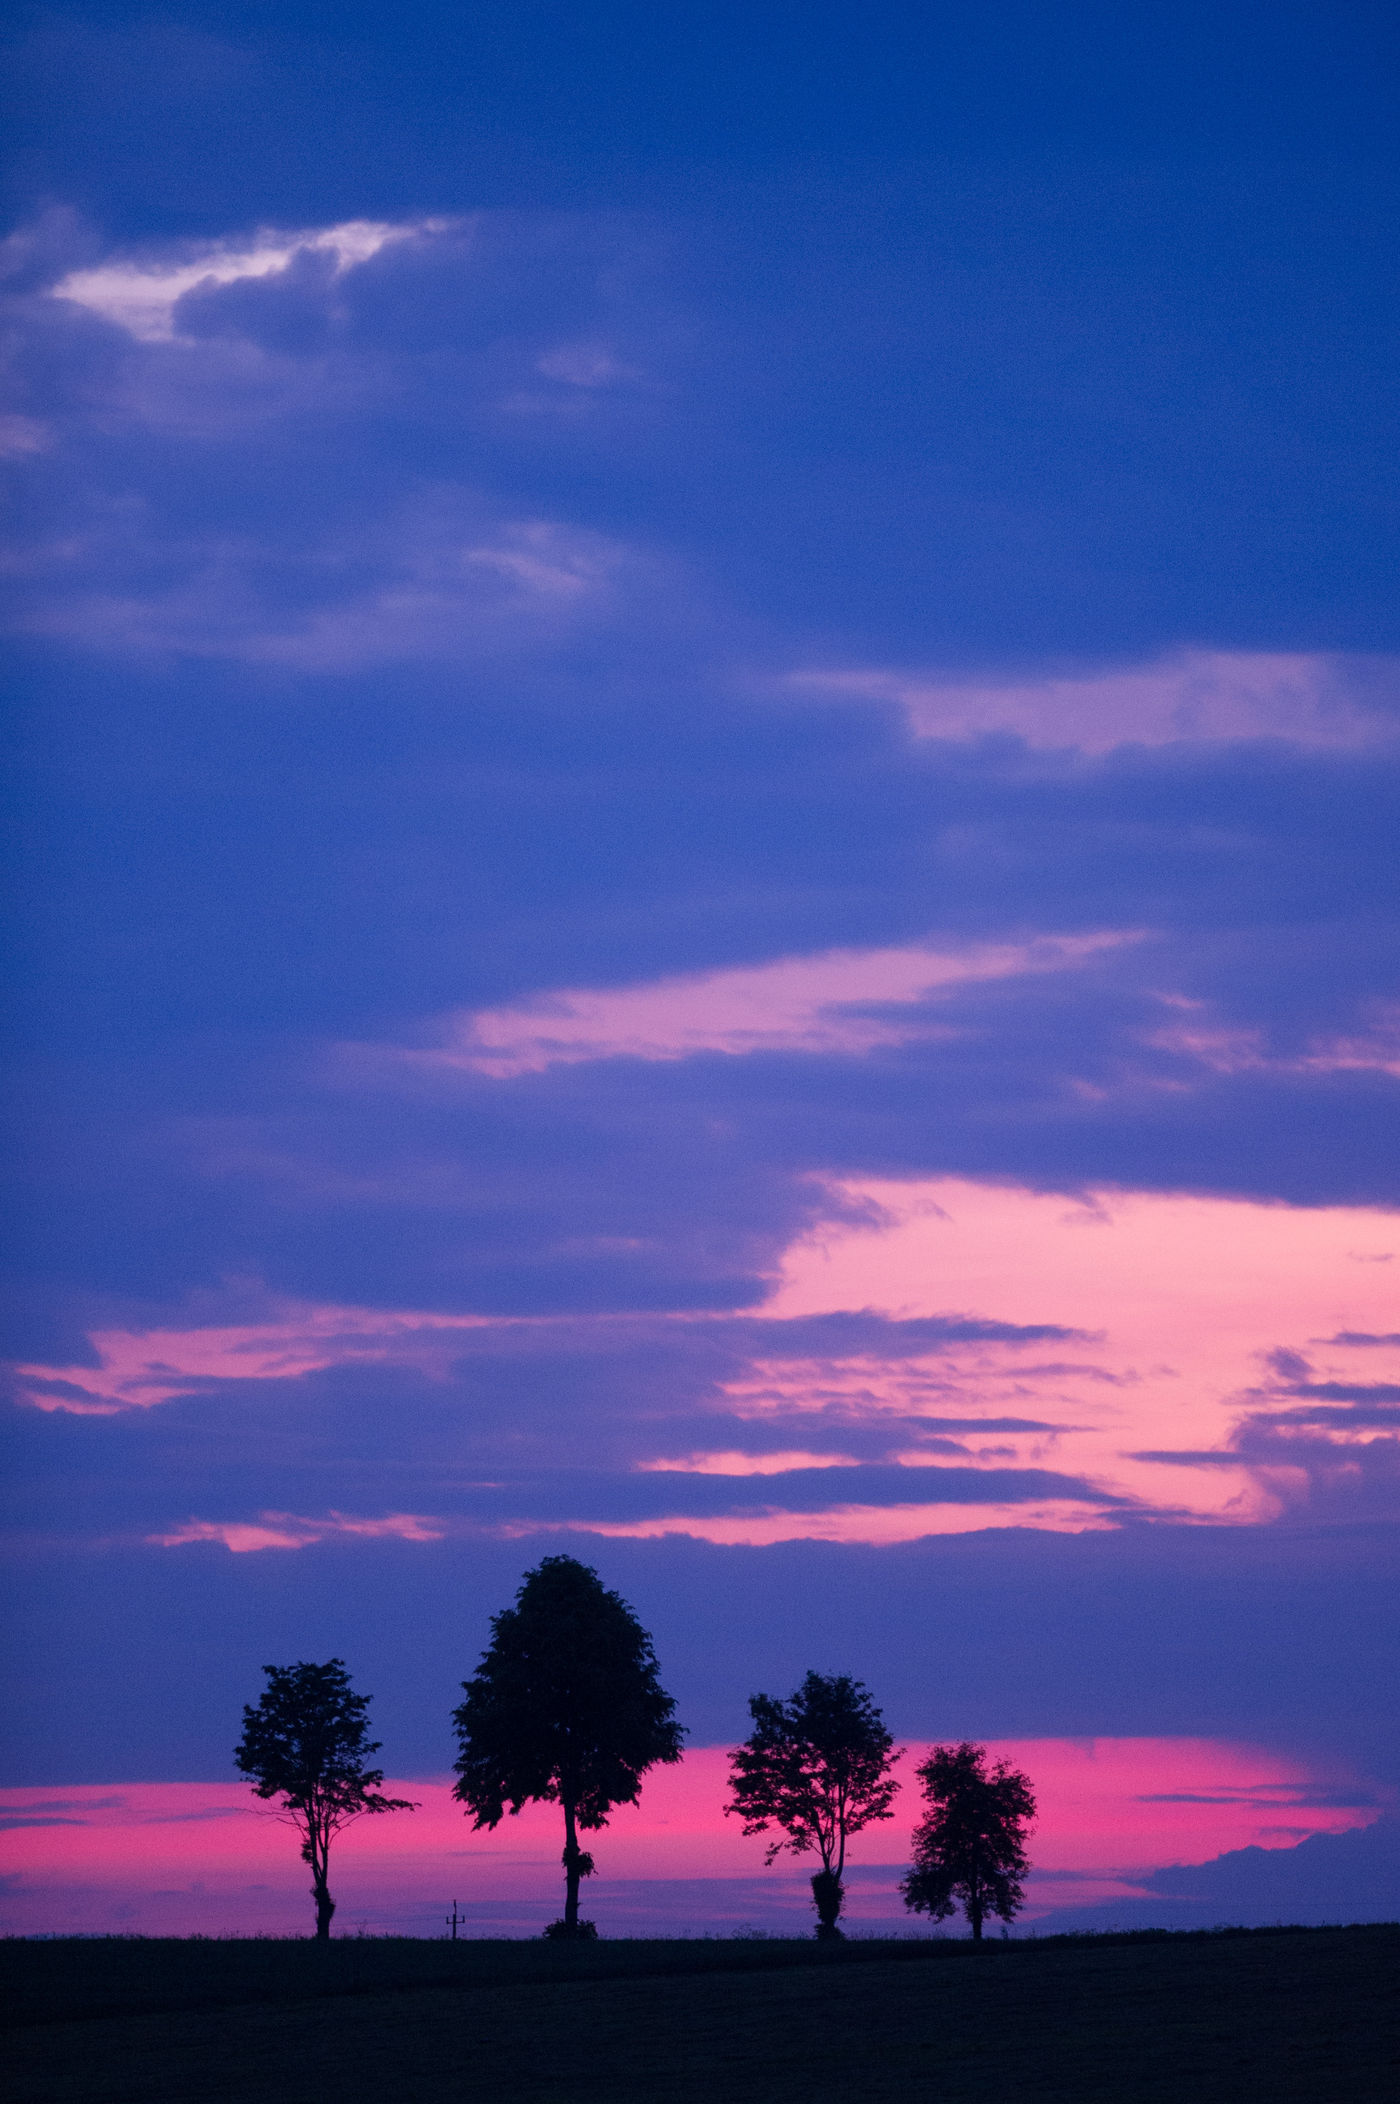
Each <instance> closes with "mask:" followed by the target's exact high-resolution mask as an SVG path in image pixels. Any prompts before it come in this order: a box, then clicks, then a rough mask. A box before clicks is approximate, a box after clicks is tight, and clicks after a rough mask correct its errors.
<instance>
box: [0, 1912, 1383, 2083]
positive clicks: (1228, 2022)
mask: <svg viewBox="0 0 1400 2104" xmlns="http://www.w3.org/2000/svg"><path fill="white" fill-rule="evenodd" d="M0 1981H3V1985H4V1989H5V1999H6V2008H7V2022H8V2023H9V2024H10V2025H11V2026H12V2028H11V2029H10V2030H9V2032H8V2036H7V2038H6V2048H7V2052H6V2059H7V2061H8V2064H9V2078H8V2086H7V2089H6V2092H5V2094H6V2095H7V2096H9V2097H12V2098H14V2099H15V2100H16V2104H50V2100H52V2104H58V2100H60V2099H63V2100H68V2099H80V2098H81V2099H89V2098H90V2099H94V2100H96V2099H103V2100H113V2104H115V2100H117V2099H121V2100H123V2104H204V2100H205V2099H209V2100H214V2099H218V2100H221V2104H224V2100H226V2104H359V2100H366V2104H367V2100H370V2099H374V2100H376V2104H379V2100H390V2104H454V2100H462V2104H507V2100H509V2104H621V2100H624V2099H625V2100H628V2104H631V2100H634V2099H651V2098H653V2097H655V2098H658V2099H661V2098H665V2099H666V2100H668V2104H702V2100H704V2104H750V2100H752V2104H826V2100H832V2104H835V2100H838V2099H839V2100H846V2099H851V2100H866V2099H868V2100H872V2104H874V2100H878V2104H885V2100H888V2104H895V2100H899V2104H906V2100H908V2099H911V2098H920V2099H928V2100H929V2104H972V2100H974V2099H976V2100H977V2104H1020V2100H1028V2104H1029V2100H1039V2099H1052V2098H1053V2099H1061V2098H1063V2099H1066V2100H1068V2099H1075V2100H1081V2099H1090V2100H1092V2099H1103V2100H1110V2099H1111V2100H1113V2104H1133V2100H1136V2099H1151V2100H1154V2104H1156V2100H1160V2104H1215V2100H1222V2104H1223V2100H1230V2104H1255V2100H1264V2099H1267V2100H1269V2104H1273V2100H1275V2099H1283V2100H1287V2099H1308V2100H1310V2104H1328V2100H1331V2099H1337V2100H1339V2104H1340V2100H1342V2099H1345V2100H1346V2104H1368V2100H1372V2099H1375V2100H1377V2104H1381V2100H1386V2104H1388V2100H1390V2099H1391V2098H1393V2097H1396V2096H1400V1927H1396V1926H1384V1927H1366V1928H1351V1929H1287V1930H1258V1931H1253V1932H1234V1933H1230V1932H1226V1933H1221V1934H1215V1935H1174V1936H1161V1937H1093V1938H1087V1937H1086V1938H1071V1937H1058V1938H1046V1939H1044V1940H1043V1941H1040V1942H1022V1943H1009V1944H1003V1943H994V1944H991V1945H990V1946H988V1947H986V1948H985V1949H983V1950H982V1951H980V1952H978V1951H974V1950H972V1949H970V1948H969V1946H968V1945H967V1944H965V1943H955V1942H944V1941H941V1940H940V1941H933V1940H924V1941H921V1942H913V1941H910V1942H906V1943H878V1942H869V1943H853V1944H848V1945H846V1946H843V1947H837V1948H836V1949H835V1950H830V1949H821V1948H819V1947H818V1946H817V1945H815V1944H814V1943H803V1944H796V1943H782V1942H737V1943H726V1942H718V1941H716V1942H713V1943H703V1942H697V1943H622V1942H618V1943H612V1944H597V1945H594V1946H592V1947H584V1948H582V1949H574V1950H568V1949H560V1948H559V1947H558V1946H552V1945H548V1944H544V1943H539V1944H530V1943H461V1944H457V1945H452V1944H446V1943H418V1942H409V1941H398V1940H394V1939H383V1940H379V1939H366V1940H365V1941H358V1940H348V1941H346V1942H342V1943H336V1944H333V1945H331V1947H330V1948H329V1949H325V1948H321V1949H318V1948H317V1947H316V1946H315V1945H312V1944H308V1943H295V1942H276V1941H271V1940H269V1941H266V1942H228V1943H221V1942H175V1941H171V1942H159V1941H141V1940H136V1939H133V1940H130V1941H124V1940H116V1939H114V1940H111V1941H87V1940H83V1941H78V1940H74V1941H71V1942H70V1941H57V1942H50V1943H23V1942H9V1943H5V1944H3V1945H0Z"/></svg>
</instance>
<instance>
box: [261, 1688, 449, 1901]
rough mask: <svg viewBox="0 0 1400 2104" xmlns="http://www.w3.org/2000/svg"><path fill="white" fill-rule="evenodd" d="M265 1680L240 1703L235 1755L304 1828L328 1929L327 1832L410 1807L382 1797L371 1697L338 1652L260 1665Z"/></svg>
mask: <svg viewBox="0 0 1400 2104" xmlns="http://www.w3.org/2000/svg"><path fill="white" fill-rule="evenodd" d="M263 1671H264V1672H265V1673H266V1675H267V1687H266V1688H265V1689H264V1691H263V1694H262V1697H261V1699H260V1700H259V1702H258V1703H257V1705H256V1706H253V1705H252V1704H247V1705H245V1706H244V1710H243V1736H242V1738H241V1739H240V1740H239V1742H238V1745H237V1747H236V1748H235V1749H234V1756H233V1758H234V1763H235V1765H236V1766H237V1767H238V1768H239V1769H241V1771H242V1773H243V1774H244V1775H246V1776H248V1777H249V1778H250V1779H251V1781H252V1784H253V1788H254V1791H255V1792H256V1794H257V1795H258V1796H259V1797H269V1798H271V1797H275V1798H278V1799H280V1800H281V1803H282V1806H283V1809H284V1810H285V1812H286V1813H287V1815H288V1820H289V1823H290V1824H291V1825H293V1826H294V1827H295V1828H296V1829H297V1831H298V1833H299V1834H300V1835H301V1837H302V1838H301V1855H302V1861H303V1862H304V1863H306V1864H308V1865H309V1866H310V1870H311V1896H312V1899H313V1900H314V1902H315V1905H316V1934H317V1936H318V1937H320V1938H323V1939H324V1938H325V1937H328V1936H329V1935H330V1932H331V1916H332V1915H333V1914H334V1913H335V1901H334V1900H333V1899H332V1898H331V1895H330V1886H329V1883H328V1876H329V1869H330V1860H329V1859H330V1846H331V1840H332V1838H333V1837H334V1835H335V1834H337V1833H338V1832H339V1831H340V1829H341V1827H343V1826H348V1825H349V1823H350V1821H351V1820H352V1819H359V1818H362V1817H364V1816H365V1814H367V1813H377V1812H411V1811H413V1810H415V1809H416V1808H415V1806H414V1805H413V1804H412V1803H411V1802H410V1800H409V1799H408V1798H406V1797H386V1796H385V1795H384V1794H383V1791H382V1790H381V1789H380V1784H381V1783H382V1782H383V1780H384V1771H383V1769H382V1768H372V1767H371V1766H370V1765H369V1763H370V1759H371V1757H372V1756H373V1755H374V1754H376V1753H378V1751H379V1741H378V1740H377V1739H371V1738H370V1736H369V1717H368V1712H369V1697H368V1696H367V1695H357V1694H356V1693H355V1691H354V1689H353V1688H352V1687H351V1685H350V1676H349V1674H348V1673H347V1671H346V1669H345V1661H344V1659H341V1658H332V1659H328V1660H327V1661H326V1663H325V1664H324V1665H322V1666H317V1665H308V1664H306V1663H305V1662H303V1663H301V1664H299V1665H295V1666H264V1668H263Z"/></svg>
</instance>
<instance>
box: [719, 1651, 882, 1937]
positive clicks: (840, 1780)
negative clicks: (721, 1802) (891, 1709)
mask: <svg viewBox="0 0 1400 2104" xmlns="http://www.w3.org/2000/svg"><path fill="white" fill-rule="evenodd" d="M749 1713H750V1715H751V1716H752V1718H753V1723H754V1728H753V1730H752V1732H751V1733H750V1734H749V1737H748V1738H747V1739H746V1740H745V1741H744V1744H743V1745H742V1746H740V1747H737V1748H736V1749H735V1751H734V1753H733V1754H732V1755H731V1756H730V1758H731V1761H732V1764H733V1765H732V1768H731V1771H730V1777H729V1782H730V1788H731V1789H732V1790H733V1792H734V1797H733V1801H732V1802H731V1803H729V1804H727V1805H726V1806H725V1808H724V1809H725V1811H726V1812H727V1813H734V1814H736V1815H737V1816H739V1817H740V1818H742V1819H743V1822H744V1832H745V1833H746V1834H761V1833H764V1832H765V1831H766V1830H767V1829H768V1828H769V1827H770V1826H779V1827H781V1828H782V1829H783V1834H784V1837H785V1838H784V1839H782V1840H779V1841H773V1842H770V1843H769V1847H768V1853H767V1855H766V1857H765V1858H764V1860H765V1862H768V1863H771V1862H772V1861H773V1859H774V1857H775V1856H777V1855H778V1854H779V1852H780V1851H781V1850H782V1849H784V1848H790V1849H791V1850H792V1852H793V1854H794V1855H803V1854H805V1853H806V1852H807V1850H809V1849H813V1848H814V1849H816V1851H817V1853H818V1854H819V1855H820V1857H821V1859H822V1867H821V1869H820V1870H819V1871H818V1872H817V1873H816V1875H815V1877H814V1878H813V1879H812V1899H813V1902H814V1904H815V1906H816V1909H817V1934H818V1936H839V1935H840V1934H841V1931H840V1929H839V1928H838V1927H837V1920H838V1918H839V1916H840V1913H841V1904H842V1901H843V1899H844V1898H845V1888H844V1887H843V1885H842V1882H841V1879H842V1873H843V1872H844V1870H845V1867H846V1841H847V1838H848V1837H849V1836H850V1835H851V1834H858V1833H859V1832H860V1830H861V1828H862V1827H863V1826H868V1825H869V1824H870V1822H871V1821H872V1820H874V1819H889V1818H890V1817H892V1814H891V1812H890V1805H891V1803H892V1802H893V1800H894V1797H895V1793H896V1792H897V1791H898V1789H899V1784H898V1783H897V1782H896V1781H895V1780H894V1778H893V1777H892V1776H891V1774H890V1772H889V1771H890V1770H891V1768H892V1767H893V1766H894V1764H895V1762H896V1761H897V1760H898V1758H899V1756H898V1754H897V1753H895V1752H894V1750H893V1748H894V1741H893V1740H892V1739H891V1737H890V1735H889V1733H888V1732H887V1731H886V1729H885V1725H884V1720H883V1718H882V1717H881V1715H880V1712H879V1710H878V1709H876V1707H875V1704H874V1701H873V1699H872V1697H871V1695H870V1691H869V1689H868V1688H866V1686H865V1685H864V1683H863V1682H861V1681H859V1680H852V1679H851V1678H850V1677H849V1675H847V1674H844V1673H842V1674H836V1675H830V1674H824V1673H809V1674H808V1675H807V1678H806V1679H805V1680H804V1681H803V1683H802V1685H801V1687H800V1688H799V1689H798V1690H797V1692H796V1694H795V1695H791V1696H789V1697H788V1699H787V1700H786V1701H785V1702H783V1701H777V1700H775V1699H774V1697H773V1696H771V1695H752V1696H750V1698H749Z"/></svg>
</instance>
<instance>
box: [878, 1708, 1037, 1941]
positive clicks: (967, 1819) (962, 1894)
mask: <svg viewBox="0 0 1400 2104" xmlns="http://www.w3.org/2000/svg"><path fill="white" fill-rule="evenodd" d="M917 1774H918V1777H919V1781H920V1782H921V1783H922V1784H923V1789H924V1796H925V1799H926V1800H927V1803H928V1810H927V1811H926V1812H925V1814H924V1816H923V1818H922V1819H921V1820H920V1821H919V1824H918V1825H917V1826H916V1827H915V1829H914V1865H913V1868H912V1869H911V1870H910V1871H908V1872H907V1874H906V1875H905V1876H904V1877H903V1878H902V1879H901V1880H900V1890H901V1892H902V1893H903V1894H904V1904H905V1906H906V1907H912V1908H913V1909H914V1911H915V1912H916V1913H920V1914H931V1915H932V1916H933V1919H934V1920H935V1921H945V1920H946V1919H947V1917H948V1916H949V1915H950V1914H951V1913H952V1911H953V1909H954V1907H955V1906H960V1907H961V1908H962V1909H963V1911H964V1913H965V1914H966V1915H967V1918H968V1922H969V1923H970V1925H971V1928H972V1933H973V1936H974V1937H975V1938H976V1939H978V1940H979V1941H980V1939H981V1935H982V1923H983V1922H984V1921H985V1919H986V1917H987V1916H988V1915H989V1914H995V1915H996V1916H997V1917H998V1918H999V1919H1000V1920H1002V1921H1011V1920H1013V1919H1014V1917H1015V1915H1016V1914H1017V1913H1018V1911H1019V1910H1020V1907H1021V1903H1022V1901H1023V1900H1024V1898H1025V1890H1024V1887H1023V1886H1022V1883H1021V1880H1022V1878H1024V1876H1025V1874H1026V1871H1027V1870H1028V1869H1029V1867H1030V1861H1029V1858H1028V1857H1027V1855H1026V1834H1027V1831H1028V1829H1029V1827H1030V1824H1031V1821H1032V1820H1033V1819H1034V1818H1035V1797H1034V1794H1033V1793H1032V1790H1031V1784H1030V1777H1029V1776H1027V1775H1023V1774H1022V1773H1021V1771H1020V1770H1019V1769H1018V1768H1011V1767H1008V1766H1007V1764H1006V1762H1005V1761H998V1763H997V1765H996V1767H995V1768H993V1769H991V1770H988V1767H987V1749H986V1747H985V1746H969V1745H967V1744H966V1743H964V1744H963V1745H961V1746H935V1747H934V1749H933V1751H932V1753H931V1754H930V1755H929V1757H928V1759H927V1760H926V1761H924V1762H923V1763H922V1764H921V1765H920V1767H919V1768H918V1770H917Z"/></svg>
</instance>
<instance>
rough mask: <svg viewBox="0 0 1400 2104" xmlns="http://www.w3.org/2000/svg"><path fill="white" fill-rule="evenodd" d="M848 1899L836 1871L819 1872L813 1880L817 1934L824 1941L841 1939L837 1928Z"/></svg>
mask: <svg viewBox="0 0 1400 2104" xmlns="http://www.w3.org/2000/svg"><path fill="white" fill-rule="evenodd" d="M845 1897H846V1891H845V1887H844V1886H843V1885H842V1883H841V1879H840V1877H839V1875H838V1873H837V1872H836V1871H834V1870H819V1871H818V1872H817V1874H816V1876H815V1877H814V1878H813V1880H812V1900H813V1903H814V1905H815V1906H816V1910H817V1934H818V1936H819V1937H821V1938H823V1939H829V1938H832V1937H835V1938H838V1939H839V1938H840V1935H841V1931H840V1929H839V1928H838V1927H837V1926H836V1924H837V1921H838V1919H839V1918H840V1914H841V1906H842V1902H843V1901H844V1899H845Z"/></svg>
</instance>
